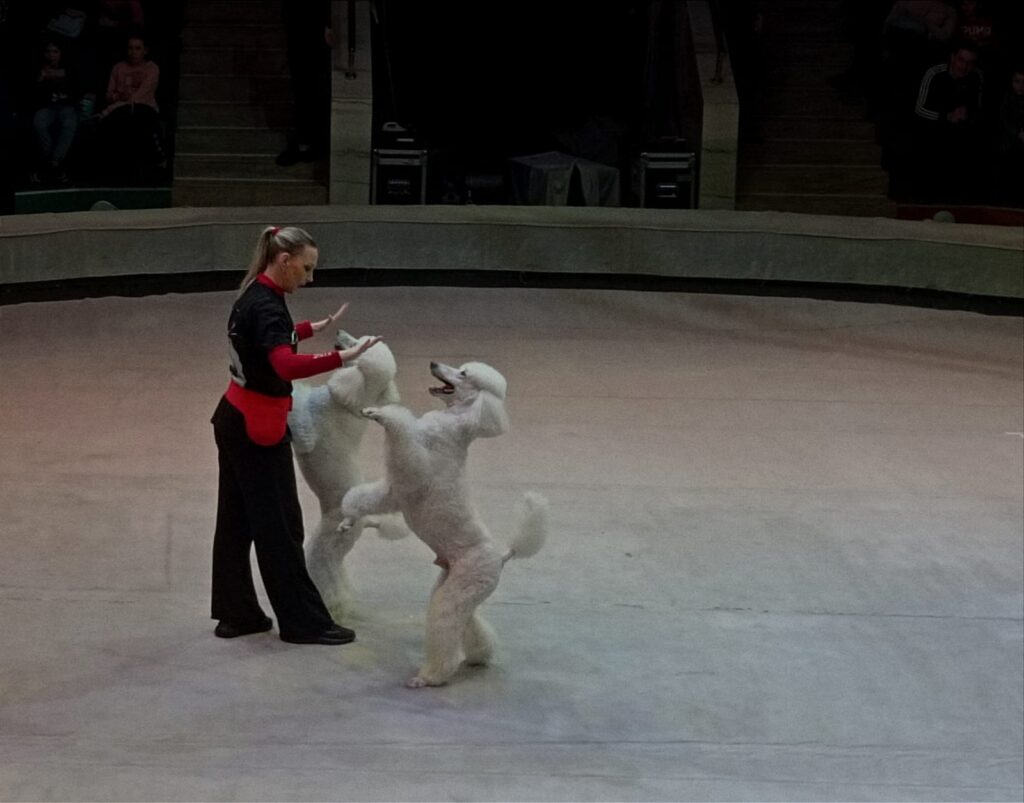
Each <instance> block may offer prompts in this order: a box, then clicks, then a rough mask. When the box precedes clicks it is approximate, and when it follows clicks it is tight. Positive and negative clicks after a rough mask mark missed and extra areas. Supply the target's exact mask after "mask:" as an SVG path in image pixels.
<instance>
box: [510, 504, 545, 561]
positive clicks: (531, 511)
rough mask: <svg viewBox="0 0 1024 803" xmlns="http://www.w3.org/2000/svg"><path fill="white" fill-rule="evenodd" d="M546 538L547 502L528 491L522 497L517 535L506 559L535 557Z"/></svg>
mask: <svg viewBox="0 0 1024 803" xmlns="http://www.w3.org/2000/svg"><path fill="white" fill-rule="evenodd" d="M547 537H548V500H547V499H545V498H544V497H543V496H541V495H540V494H538V493H534V492H532V491H530V492H528V493H527V494H526V495H525V496H523V510H522V513H521V514H520V517H519V533H518V534H517V535H516V537H515V540H514V541H513V542H512V545H511V548H510V549H509V554H508V558H529V557H532V556H533V555H536V554H537V553H538V552H540V549H541V547H542V546H544V542H545V541H546V540H547ZM508 558H506V560H507V559H508Z"/></svg>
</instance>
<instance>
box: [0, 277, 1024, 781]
mask: <svg viewBox="0 0 1024 803" xmlns="http://www.w3.org/2000/svg"><path fill="white" fill-rule="evenodd" d="M232 297H233V296H232V293H231V292H207V293H188V294H165V295H158V296H157V295H154V296H147V297H141V298H125V297H106V298H89V299H80V300H65V301H42V302H36V303H22V304H9V305H6V306H2V307H0V365H2V366H3V382H2V384H0V410H2V411H3V420H4V424H3V427H2V430H0V432H2V435H0V502H2V510H3V511H4V521H3V526H2V527H0V547H2V549H3V553H4V560H3V561H2V562H0V618H2V621H3V623H4V624H3V645H2V648H0V755H2V756H3V758H2V760H0V798H2V799H5V800H346V801H355V800H1019V799H1020V798H1021V794H1022V790H1024V783H1022V776H1024V769H1022V746H1024V744H1022V725H1021V716H1022V704H1024V701H1022V697H1024V694H1022V672H1024V666H1022V618H1024V617H1022V571H1024V567H1022V539H1024V534H1022V526H1024V525H1022V515H1024V514H1022V504H1024V491H1022V487H1024V482H1022V479H1024V434H1022V433H1024V392H1022V388H1024V321H1022V320H1021V318H1019V317H1014V316H991V315H982V314H978V313H975V312H967V311H958V310H941V309H925V308H914V307H903V306H894V305H883V304H866V303H850V302H842V301H828V300H814V299H807V298H771V297H751V296H739V295H701V294H692V293H673V292H665V293H643V292H635V291H622V290H569V289H544V290H541V289H530V288H521V289H509V288H482V287H476V288H470V287H463V288H449V287H355V288H339V287H316V286H314V287H310V288H305V289H303V290H301V291H300V292H299V293H297V294H296V295H295V296H294V297H293V298H292V299H291V301H290V306H291V308H292V311H293V315H294V317H295V318H296V320H298V319H300V318H303V317H318V316H320V315H323V314H325V313H326V312H328V311H332V310H333V309H335V308H336V307H337V305H338V304H339V303H340V302H341V301H342V300H346V301H350V302H351V303H352V306H351V309H350V314H349V316H348V319H347V326H348V328H349V329H350V330H351V331H353V332H357V333H364V332H365V333H380V334H383V335H384V336H385V337H386V338H387V340H388V343H389V344H390V346H391V348H392V349H393V351H394V352H395V354H396V357H397V359H398V364H399V387H400V390H401V392H402V396H403V400H404V402H405V403H406V404H407V405H409V406H411V407H412V408H413V409H414V410H416V411H423V410H426V409H428V408H429V407H431V406H433V404H434V402H433V400H432V399H431V398H430V397H429V396H428V395H427V393H426V387H427V385H428V384H430V382H431V379H430V377H429V375H428V373H427V364H428V362H429V360H431V359H440V360H443V361H446V362H450V363H459V362H462V361H465V360H468V359H483V360H485V361H487V362H489V363H492V364H493V365H495V366H496V367H498V368H499V369H500V370H502V371H503V372H504V373H505V375H506V376H507V378H508V380H509V409H510V415H511V419H512V428H511V430H510V431H509V432H508V433H507V434H506V435H504V436H502V437H500V438H497V439H494V440H487V441H481V442H478V443H477V444H476V445H475V446H474V447H473V450H472V452H471V461H470V472H471V481H472V486H473V489H474V493H475V496H476V501H477V503H478V505H479V508H480V510H481V512H482V515H483V518H484V519H485V520H486V521H487V522H488V523H489V525H490V526H491V527H492V529H493V530H494V532H495V533H496V535H497V536H498V537H500V538H504V537H505V536H506V535H507V534H508V533H510V531H511V518H512V516H513V512H514V509H515V506H516V503H517V502H518V499H519V497H520V496H521V494H522V492H524V491H526V490H538V491H540V492H542V493H544V494H545V495H546V496H548V498H549V499H550V501H551V536H550V540H549V542H548V544H547V546H546V547H545V549H544V550H543V551H542V552H541V553H540V554H539V555H537V556H536V557H534V558H532V559H530V560H526V561H516V562H513V563H511V564H509V566H508V567H507V568H506V571H505V572H504V575H503V577H502V582H501V585H500V586H499V588H498V590H497V592H496V593H495V594H494V596H493V597H492V598H491V599H490V600H489V601H488V602H487V603H486V605H485V610H486V612H487V616H488V618H489V619H490V621H491V622H492V623H493V624H494V626H495V629H496V630H497V632H498V635H499V638H500V640H501V652H500V655H499V658H498V661H497V663H496V665H495V666H493V667H491V668H489V669H486V670H482V671H466V672H463V673H462V674H460V675H459V676H458V678H457V679H456V680H455V682H453V683H451V684H450V685H448V686H446V687H443V688H438V689H428V690H410V689H406V688H405V687H404V686H403V682H404V680H405V679H406V678H407V677H408V676H409V675H410V674H411V673H412V672H413V671H414V670H415V668H416V667H417V665H418V661H419V660H420V658H421V655H422V652H421V651H422V638H423V634H422V622H423V614H424V608H425V602H426V598H427V595H428V593H429V589H430V587H431V585H432V583H433V580H434V577H435V572H436V569H435V568H434V567H433V566H432V565H431V559H432V555H431V553H429V551H428V550H427V549H426V548H425V547H424V546H423V545H422V544H420V543H419V542H418V541H415V540H413V539H407V540H405V541H400V542H384V541H380V540H378V539H375V538H371V537H365V538H363V539H362V540H361V541H360V542H359V543H358V545H357V546H356V548H355V550H354V552H353V554H352V556H351V571H352V575H353V581H354V584H355V587H356V591H357V595H358V601H359V606H360V608H359V612H358V615H357V616H355V617H354V618H353V619H352V620H351V621H350V622H349V624H351V625H352V626H353V627H354V628H355V629H356V631H357V633H358V640H357V641H356V642H355V643H354V644H352V645H348V646H345V647H322V646H297V645H288V644H285V643H283V642H281V641H280V640H279V639H278V638H276V632H272V633H268V634H263V635H259V636H252V637H248V638H244V639H237V640H233V641H222V640H219V639H216V638H214V637H213V635H212V625H213V622H212V621H210V620H209V618H208V617H209V603H208V594H209V574H210V546H211V534H212V527H213V517H214V509H215V486H216V460H215V452H214V447H213V443H212V433H211V428H210V426H209V423H208V419H209V416H210V413H211V412H212V409H213V406H214V405H215V403H216V400H217V398H218V396H219V394H220V393H221V391H222V390H223V387H224V384H225V382H226V371H225V367H226V356H225V348H224V343H223V327H224V321H225V318H226V314H227V310H228V308H229V306H230V303H231V300H232ZM381 448H382V443H381V439H380V437H379V432H377V431H376V430H375V429H371V430H370V431H369V433H368V436H367V438H366V440H365V441H364V443H363V449H362V459H363V461H364V465H365V470H366V473H367V475H369V476H376V475H378V474H379V473H380V471H381V466H382V461H381ZM300 491H301V498H302V501H303V505H304V507H305V509H306V514H307V515H306V518H307V525H311V524H312V523H313V520H314V507H315V506H314V500H313V499H312V497H311V495H310V494H309V493H308V492H307V491H306V490H305V488H304V487H303V486H302V485H301V482H300ZM268 610H269V608H268Z"/></svg>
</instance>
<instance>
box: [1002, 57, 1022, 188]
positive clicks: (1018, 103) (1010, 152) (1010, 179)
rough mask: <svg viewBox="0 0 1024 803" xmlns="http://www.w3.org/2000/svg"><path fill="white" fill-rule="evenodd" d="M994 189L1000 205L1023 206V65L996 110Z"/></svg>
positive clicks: (1016, 70) (1013, 76)
mask: <svg viewBox="0 0 1024 803" xmlns="http://www.w3.org/2000/svg"><path fill="white" fill-rule="evenodd" d="M997 153H998V156H997V158H996V164H995V167H996V187H997V188H998V192H999V198H998V200H999V201H1000V202H1002V203H1008V204H1010V205H1011V206H1024V64H1022V65H1019V66H1018V67H1017V68H1016V69H1014V70H1013V75H1012V77H1011V79H1010V86H1009V88H1008V89H1007V91H1006V94H1005V96H1004V97H1003V102H1002V105H1001V106H1000V107H999V142H998V151H997Z"/></svg>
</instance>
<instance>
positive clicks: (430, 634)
mask: <svg viewBox="0 0 1024 803" xmlns="http://www.w3.org/2000/svg"><path fill="white" fill-rule="evenodd" d="M499 574H500V564H499V566H498V567H497V570H496V571H494V572H492V573H489V574H488V575H486V576H479V575H477V576H475V577H474V576H473V575H472V574H470V573H467V572H466V571H461V572H460V571H458V570H453V571H451V572H450V573H448V575H447V577H444V576H442V581H441V583H440V584H439V585H438V587H437V589H436V590H435V591H434V595H433V596H432V597H431V599H430V607H429V609H428V610H427V643H426V661H425V662H424V664H423V666H422V667H421V668H420V671H419V672H417V673H416V675H415V676H414V677H413V678H412V679H410V680H409V682H408V683H407V684H406V685H408V686H409V687H410V688H414V689H416V688H422V687H424V686H442V685H444V684H445V683H447V682H448V679H449V678H451V676H452V675H454V674H455V672H456V670H457V669H458V668H459V665H460V664H461V663H462V657H463V653H462V649H463V644H464V643H465V639H466V637H467V629H468V628H469V627H470V622H471V620H472V619H473V617H474V614H475V613H476V609H477V606H478V605H480V603H481V602H483V601H484V600H485V599H487V597H489V596H490V595H491V592H493V591H494V589H495V587H496V586H497V585H498V575H499ZM485 627H486V625H485ZM482 633H485V631H483V630H480V629H478V628H476V627H475V626H474V631H473V636H472V638H473V639H474V640H475V639H476V638H477V637H479V636H480V635H481V634H482ZM474 646H478V645H476V644H474ZM474 657H480V655H479V653H478V654H477V655H476V656H474Z"/></svg>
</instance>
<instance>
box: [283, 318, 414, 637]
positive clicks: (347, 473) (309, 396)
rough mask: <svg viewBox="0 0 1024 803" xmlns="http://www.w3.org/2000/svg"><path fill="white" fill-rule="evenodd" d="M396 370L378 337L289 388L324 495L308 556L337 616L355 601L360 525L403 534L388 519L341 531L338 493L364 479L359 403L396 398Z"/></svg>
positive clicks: (313, 482)
mask: <svg viewBox="0 0 1024 803" xmlns="http://www.w3.org/2000/svg"><path fill="white" fill-rule="evenodd" d="M356 343H357V340H356V339H355V338H353V337H352V336H351V335H349V334H348V333H347V332H344V331H339V332H338V339H337V341H336V344H335V345H336V346H337V347H338V348H350V347H352V346H354V345H356ZM395 371H396V368H395V358H394V355H393V354H392V353H391V349H389V348H388V347H387V346H386V345H385V344H384V343H377V344H376V345H375V346H371V347H370V348H369V349H367V350H366V351H365V352H363V353H362V354H361V355H360V356H359V358H358V359H356V360H355V361H354V362H352V363H350V364H348V365H345V366H343V367H341V368H338V369H337V370H336V371H334V372H333V373H332V374H331V375H330V376H329V377H328V379H327V382H326V384H323V385H319V386H312V385H309V384H307V383H299V382H297V383H295V386H294V388H295V389H294V392H293V394H292V410H291V412H290V413H289V414H288V427H289V429H291V432H292V447H293V449H294V452H295V460H296V462H297V463H298V464H299V469H300V470H301V472H302V476H303V477H305V479H306V483H307V484H308V485H309V487H310V489H311V490H312V491H313V493H314V494H316V497H317V499H318V500H320V522H319V524H318V525H317V527H316V529H315V530H314V532H313V535H312V537H311V538H309V539H308V541H307V542H306V563H307V566H308V568H309V574H310V577H311V578H312V579H313V582H314V583H315V584H316V586H317V588H318V589H320V594H321V595H322V596H323V599H324V604H325V605H326V606H327V609H328V610H329V611H330V612H331V614H332V615H333V616H334V617H335V618H336V619H339V620H340V619H341V618H344V617H345V615H346V614H348V613H349V612H350V609H351V604H352V591H351V586H350V585H349V582H348V576H347V574H346V572H345V566H344V560H345V556H346V555H347V554H348V553H349V551H350V550H351V549H352V546H353V545H354V544H355V542H356V541H357V540H358V538H359V536H360V534H361V533H362V530H363V527H364V526H370V525H375V526H378V527H379V528H380V529H381V534H382V535H384V536H385V537H396V536H397V537H401V535H403V534H404V533H405V531H404V529H403V530H401V531H399V530H397V529H396V528H392V529H391V530H387V529H386V526H385V524H384V523H383V522H360V523H359V526H357V527H353V528H351V529H349V530H347V531H346V532H343V533H342V532H338V523H339V522H340V521H341V518H342V516H341V501H340V500H341V498H342V497H343V496H344V495H345V493H346V492H347V491H348V490H349V489H350V488H351V487H352V486H354V485H356V484H358V483H359V482H361V481H362V479H363V477H362V474H361V473H360V471H359V466H358V464H357V463H356V457H357V455H358V452H359V444H360V442H361V441H362V439H363V433H365V432H366V425H367V422H366V419H365V418H364V417H363V416H362V414H361V410H362V409H363V408H364V407H366V406H367V405H377V404H393V403H395V402H397V401H398V388H396V387H395V381H394V380H395Z"/></svg>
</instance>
